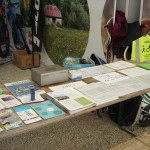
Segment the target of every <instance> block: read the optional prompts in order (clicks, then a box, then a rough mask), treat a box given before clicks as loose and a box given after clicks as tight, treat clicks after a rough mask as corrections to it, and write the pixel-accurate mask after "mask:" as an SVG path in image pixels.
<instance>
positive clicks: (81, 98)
mask: <svg viewBox="0 0 150 150" xmlns="http://www.w3.org/2000/svg"><path fill="white" fill-rule="evenodd" d="M46 95H47V98H49V99H50V100H51V101H52V102H53V103H55V104H56V105H59V106H60V107H61V108H64V109H65V110H66V111H67V112H68V113H69V114H75V113H77V112H80V111H82V110H85V109H88V108H90V107H93V106H95V105H96V104H95V103H94V102H93V100H92V99H91V98H89V97H88V96H86V95H84V94H82V93H80V92H79V91H77V90H76V89H74V88H71V87H70V88H66V89H63V90H61V91H55V92H49V93H47V94H46Z"/></svg>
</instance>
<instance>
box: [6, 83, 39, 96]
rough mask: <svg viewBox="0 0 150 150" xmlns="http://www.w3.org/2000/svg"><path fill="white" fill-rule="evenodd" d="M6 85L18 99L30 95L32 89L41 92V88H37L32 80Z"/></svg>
mask: <svg viewBox="0 0 150 150" xmlns="http://www.w3.org/2000/svg"><path fill="white" fill-rule="evenodd" d="M4 85H5V86H6V88H7V89H8V90H9V91H10V92H11V93H12V94H13V95H15V96H16V97H20V96H23V95H27V94H30V89H31V88H34V89H35V91H38V90H39V91H40V90H41V89H40V87H38V86H36V85H35V84H34V83H33V82H31V81H30V80H23V81H18V82H13V83H6V84H4Z"/></svg>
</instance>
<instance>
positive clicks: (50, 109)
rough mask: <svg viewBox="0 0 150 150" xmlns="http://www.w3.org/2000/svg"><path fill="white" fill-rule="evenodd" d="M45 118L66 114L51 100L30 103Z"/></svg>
mask: <svg viewBox="0 0 150 150" xmlns="http://www.w3.org/2000/svg"><path fill="white" fill-rule="evenodd" d="M30 106H31V107H32V108H33V109H34V110H35V111H36V112H37V113H38V114H39V115H40V116H41V117H42V118H43V119H49V118H53V117H56V116H60V115H63V114H65V113H64V112H63V111H62V110H61V109H60V108H58V107H57V106H56V105H54V104H53V103H52V102H51V101H49V100H48V101H45V102H41V103H36V104H32V105H30Z"/></svg>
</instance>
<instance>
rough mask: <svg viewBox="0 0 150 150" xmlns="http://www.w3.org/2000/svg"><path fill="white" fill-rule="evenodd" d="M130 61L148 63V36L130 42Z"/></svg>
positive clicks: (149, 44) (149, 55)
mask: <svg viewBox="0 0 150 150" xmlns="http://www.w3.org/2000/svg"><path fill="white" fill-rule="evenodd" d="M131 60H133V61H136V62H146V61H150V36H142V37H141V38H139V39H137V40H135V41H133V42H132V54H131Z"/></svg>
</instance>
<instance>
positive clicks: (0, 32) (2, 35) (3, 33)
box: [0, 22, 9, 58]
mask: <svg viewBox="0 0 150 150" xmlns="http://www.w3.org/2000/svg"><path fill="white" fill-rule="evenodd" d="M8 52H9V32H8V29H7V25H6V24H5V23H4V22H2V23H1V25H0V57H2V58H6V57H7V55H8Z"/></svg>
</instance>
